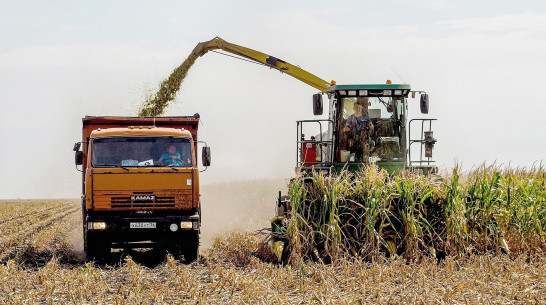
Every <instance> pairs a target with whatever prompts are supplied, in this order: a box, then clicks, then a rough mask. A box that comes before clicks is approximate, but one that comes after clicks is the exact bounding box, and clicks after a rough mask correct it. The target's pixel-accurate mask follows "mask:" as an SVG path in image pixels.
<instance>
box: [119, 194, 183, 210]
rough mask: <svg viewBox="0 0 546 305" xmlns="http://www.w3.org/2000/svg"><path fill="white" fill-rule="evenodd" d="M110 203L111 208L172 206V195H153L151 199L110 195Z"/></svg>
mask: <svg viewBox="0 0 546 305" xmlns="http://www.w3.org/2000/svg"><path fill="white" fill-rule="evenodd" d="M110 204H111V206H112V207H113V208H118V207H124V208H132V207H139V208H140V207H165V208H167V207H174V196H171V197H159V196H155V198H154V199H153V200H131V196H129V197H112V199H111V200H110Z"/></svg>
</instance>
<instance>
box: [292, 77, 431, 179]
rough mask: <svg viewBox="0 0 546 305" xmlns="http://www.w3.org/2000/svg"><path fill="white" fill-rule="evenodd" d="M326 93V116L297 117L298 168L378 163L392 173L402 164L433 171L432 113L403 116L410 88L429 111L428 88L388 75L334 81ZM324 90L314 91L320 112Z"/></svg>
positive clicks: (315, 110)
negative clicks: (373, 80) (370, 80)
mask: <svg viewBox="0 0 546 305" xmlns="http://www.w3.org/2000/svg"><path fill="white" fill-rule="evenodd" d="M324 93H326V95H327V96H328V106H329V107H328V119H317V120H301V121H297V139H298V142H297V149H298V159H297V167H296V168H297V169H298V170H301V171H303V172H306V171H310V170H328V171H329V170H330V169H334V170H335V171H340V170H341V169H343V168H345V169H348V170H350V171H355V170H358V169H359V168H361V167H362V166H364V165H368V164H376V165H377V166H379V167H380V168H383V169H385V170H386V171H387V172H389V173H391V174H396V173H398V172H400V171H401V170H403V169H405V168H410V169H413V170H419V171H422V172H423V173H424V174H430V173H435V172H437V167H436V165H435V163H434V161H433V160H432V148H433V147H434V143H435V142H436V139H434V137H433V132H432V129H431V128H432V122H433V121H434V120H435V119H412V120H410V121H409V122H408V120H407V109H408V105H407V99H408V96H409V95H410V93H411V96H412V97H415V93H420V95H421V100H420V107H421V112H422V113H428V105H429V101H428V95H427V94H426V93H424V92H422V91H419V92H416V91H411V88H410V86H409V85H407V84H391V83H390V81H388V82H387V84H374V85H336V84H333V85H331V86H329V87H328V88H327V89H326V90H325V92H324ZM322 95H323V94H321V93H318V94H315V95H314V96H313V113H314V114H315V115H321V114H323V111H322V108H323V102H322ZM412 127H413V130H412ZM419 129H420V130H419ZM305 134H313V136H310V137H306V136H305ZM408 138H409V139H408ZM415 144H417V145H415ZM418 144H421V145H420V147H419V146H418ZM412 146H413V147H412ZM412 148H413V151H414V154H413V156H414V157H413V159H412V154H411V152H412ZM417 152H418V154H417Z"/></svg>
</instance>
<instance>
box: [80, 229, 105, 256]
mask: <svg viewBox="0 0 546 305" xmlns="http://www.w3.org/2000/svg"><path fill="white" fill-rule="evenodd" d="M84 245H85V255H86V258H87V260H88V261H92V260H97V261H100V260H102V259H104V258H105V257H106V256H108V254H110V242H109V241H108V240H104V239H100V238H97V236H92V235H89V234H88V232H87V231H86V232H85V233H84Z"/></svg>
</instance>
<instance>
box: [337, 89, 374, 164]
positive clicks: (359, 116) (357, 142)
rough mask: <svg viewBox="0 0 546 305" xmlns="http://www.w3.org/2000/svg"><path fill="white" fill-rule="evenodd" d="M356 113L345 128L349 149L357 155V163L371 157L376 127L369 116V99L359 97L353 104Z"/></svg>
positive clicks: (351, 116) (350, 117)
mask: <svg viewBox="0 0 546 305" xmlns="http://www.w3.org/2000/svg"><path fill="white" fill-rule="evenodd" d="M353 110H354V113H353V114H351V115H350V116H349V117H348V118H347V122H346V123H345V127H344V128H343V131H344V136H345V139H346V145H347V149H348V150H349V151H350V152H351V153H354V154H355V161H356V162H364V161H367V159H368V157H369V155H370V137H371V135H372V134H373V131H374V127H373V123H372V120H371V119H370V116H369V115H368V99H367V98H365V97H359V98H357V99H356V102H355V103H354V104H353Z"/></svg>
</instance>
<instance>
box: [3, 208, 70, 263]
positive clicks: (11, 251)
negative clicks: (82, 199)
mask: <svg viewBox="0 0 546 305" xmlns="http://www.w3.org/2000/svg"><path fill="white" fill-rule="evenodd" d="M78 210H79V207H72V208H71V209H68V210H65V212H63V213H61V214H57V215H55V216H52V217H49V218H46V219H44V220H42V221H40V222H38V223H35V224H34V225H32V226H30V227H29V228H28V229H26V230H24V231H20V232H19V233H16V234H14V235H11V236H9V239H8V240H6V241H3V242H2V244H0V251H1V252H0V262H5V261H6V260H7V259H9V258H12V257H15V256H17V253H19V252H21V253H24V249H25V248H26V247H28V245H29V244H30V240H31V239H30V237H31V235H33V234H34V233H36V232H38V231H39V230H42V229H44V228H47V227H48V226H51V224H52V223H53V222H55V221H57V220H60V219H63V218H64V217H66V216H67V215H70V214H72V213H75V212H76V211H78ZM21 241H25V242H24V243H21Z"/></svg>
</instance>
